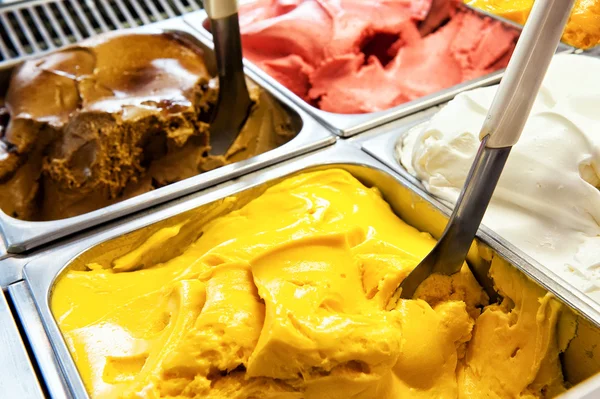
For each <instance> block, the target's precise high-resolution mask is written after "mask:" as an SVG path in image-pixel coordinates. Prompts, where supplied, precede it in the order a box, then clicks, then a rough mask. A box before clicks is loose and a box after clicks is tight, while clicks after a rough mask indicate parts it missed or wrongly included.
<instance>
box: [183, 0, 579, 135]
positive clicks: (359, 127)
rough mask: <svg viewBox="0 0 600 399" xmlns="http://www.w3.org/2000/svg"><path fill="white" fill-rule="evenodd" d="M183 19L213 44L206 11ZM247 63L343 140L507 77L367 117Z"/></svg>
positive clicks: (508, 25)
mask: <svg viewBox="0 0 600 399" xmlns="http://www.w3.org/2000/svg"><path fill="white" fill-rule="evenodd" d="M250 2H251V1H250ZM461 7H465V8H467V9H469V10H470V11H471V12H473V13H475V14H477V15H480V16H482V17H487V18H491V19H493V20H497V21H500V23H502V24H503V25H504V26H505V27H506V29H510V30H514V31H516V32H521V30H522V26H521V25H518V24H516V23H514V22H512V21H509V20H507V19H504V18H501V17H498V16H496V15H493V14H489V13H486V12H483V11H481V10H479V9H476V8H473V7H470V6H467V5H465V4H461ZM183 18H184V20H185V21H186V22H187V23H188V24H189V25H190V26H192V27H193V28H195V29H198V31H200V32H201V33H202V34H203V35H205V36H206V37H208V38H211V40H212V35H211V34H210V32H209V31H208V30H207V29H206V28H205V26H207V25H206V21H207V15H206V12H205V11H204V10H202V11H196V12H193V13H189V14H187V15H185V16H184V17H183ZM572 51H573V48H572V47H569V46H567V45H564V44H561V45H560V46H559V48H558V52H572ZM244 61H245V65H246V66H247V67H248V69H250V70H252V71H253V72H254V73H256V75H258V76H260V77H261V78H263V79H264V81H266V82H268V83H269V84H270V85H272V86H273V87H274V88H276V89H277V90H279V91H281V92H282V93H284V94H285V95H286V96H287V97H288V98H289V99H290V100H291V101H293V102H294V103H295V104H296V105H297V106H298V107H300V108H302V109H303V110H304V111H306V112H308V113H310V114H311V115H313V116H314V117H315V118H317V119H318V120H319V121H321V122H322V123H323V124H324V125H325V126H327V127H328V128H329V129H331V131H332V132H334V133H335V134H337V135H339V136H342V137H349V136H353V135H355V134H357V133H360V132H363V131H365V130H367V129H370V128H373V127H376V126H379V125H382V124H384V123H387V122H390V121H393V120H395V119H398V118H402V117H404V116H407V115H410V114H413V113H415V112H418V111H421V110H424V109H427V108H429V107H432V106H434V105H437V104H440V103H443V102H446V101H449V100H451V99H452V98H454V97H455V96H456V95H457V94H458V93H461V92H463V91H466V90H471V89H474V88H477V87H481V86H488V85H492V84H496V83H498V82H500V79H501V78H502V75H503V74H504V69H502V70H498V71H496V72H493V73H490V74H488V75H485V76H482V77H479V78H476V79H472V80H469V81H466V82H463V83H460V84H458V85H455V86H452V87H449V88H447V89H444V90H441V91H438V92H435V93H432V94H430V95H427V96H424V97H421V98H418V99H416V100H413V101H410V102H407V103H404V104H400V105H398V106H396V107H393V108H390V109H387V110H384V111H378V112H372V113H366V114H338V113H332V112H327V111H323V110H321V109H319V108H316V107H314V106H312V105H310V104H309V103H307V102H306V101H304V100H303V99H302V98H301V97H299V96H298V95H296V94H294V93H293V92H292V91H291V90H289V89H288V88H286V87H285V86H284V85H282V84H281V83H279V82H278V81H277V80H276V79H274V78H273V77H271V76H269V75H268V74H267V73H266V72H264V71H263V70H262V69H260V68H259V67H258V66H257V65H256V64H254V63H252V62H250V61H249V60H248V59H245V60H244ZM374 95H376V93H374Z"/></svg>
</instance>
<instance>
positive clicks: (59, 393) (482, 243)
mask: <svg viewBox="0 0 600 399" xmlns="http://www.w3.org/2000/svg"><path fill="white" fill-rule="evenodd" d="M333 167H335V168H341V169H344V170H346V171H348V172H349V173H350V174H352V175H353V176H354V177H356V178H357V179H358V180H360V181H361V182H362V183H363V184H365V185H366V186H368V187H377V188H378V189H379V190H380V191H381V193H382V195H383V197H384V199H385V200H386V201H387V202H388V203H389V204H390V205H391V207H392V209H393V210H394V212H395V213H396V214H397V215H398V216H399V217H400V218H401V219H403V220H404V221H405V222H406V223H408V224H409V225H412V226H414V227H416V228H417V229H419V230H420V231H425V232H429V233H431V234H432V235H433V236H434V237H439V236H440V235H441V233H442V231H443V229H444V227H445V224H446V223H447V220H448V211H447V209H442V208H440V207H438V206H437V205H436V204H435V203H432V202H431V201H429V200H428V197H427V196H426V195H425V194H424V193H423V192H422V191H421V190H419V189H418V188H416V187H414V186H413V185H412V184H411V183H410V182H408V181H406V180H405V179H403V178H402V177H401V176H399V175H398V174H396V173H394V172H393V171H392V170H391V169H389V168H387V167H386V166H385V165H383V164H381V163H380V162H378V161H377V160H375V159H374V158H372V157H370V156H369V155H367V154H366V153H365V152H363V151H361V150H360V149H359V148H357V147H356V146H353V145H352V144H349V143H346V142H343V141H340V142H338V143H337V144H336V145H335V146H333V147H330V148H327V149H323V150H320V151H318V152H315V153H313V154H309V155H305V156H303V157H300V158H298V159H295V160H290V161H287V162H285V163H282V164H280V165H277V166H273V167H270V168H268V169H266V170H263V171H261V172H260V173H258V172H255V173H252V174H248V175H245V176H243V177H240V178H239V179H237V180H234V181H230V182H228V183H225V184H223V185H219V186H215V187H212V188H209V189H207V190H204V191H202V192H197V193H194V194H191V195H189V196H187V197H184V198H181V199H178V200H176V201H172V202H171V203H169V204H163V205H161V206H158V207H156V208H155V209H153V210H147V211H145V212H142V213H139V214H138V215H135V216H134V215H132V216H129V217H127V218H125V219H123V220H122V221H120V222H112V223H110V224H107V225H104V226H100V227H98V228H96V229H94V230H93V231H87V232H83V233H81V234H79V235H77V236H73V237H70V238H68V239H66V240H64V241H62V242H61V243H59V244H58V245H56V246H55V247H54V248H50V249H47V250H39V251H37V252H34V253H31V254H30V255H29V256H28V257H25V258H22V259H21V260H22V262H23V263H24V264H26V266H25V269H24V273H23V274H24V281H21V282H18V283H15V284H12V285H10V286H9V288H8V290H9V293H10V294H11V297H12V298H13V301H14V303H15V308H16V309H17V311H18V314H19V317H20V319H21V321H22V323H23V325H24V330H25V333H26V335H27V337H28V339H29V342H30V344H31V346H32V349H33V352H34V354H35V356H36V358H37V359H39V366H40V369H41V372H42V374H43V376H44V379H45V381H46V384H47V386H48V387H49V391H50V393H51V395H56V397H63V396H72V397H75V398H86V397H88V394H87V392H86V389H85V387H84V384H83V382H82V379H81V377H80V374H79V372H78V370H77V368H76V365H75V363H74V361H73V358H72V356H71V354H70V352H69V350H68V348H67V345H66V344H65V340H64V339H63V336H62V335H61V332H60V329H59V327H58V324H57V321H56V320H55V318H54V316H53V314H52V312H51V309H50V305H49V303H50V297H51V295H52V291H53V286H54V284H55V283H56V282H57V278H58V277H59V276H61V274H62V273H64V272H65V271H66V270H67V269H69V268H70V267H74V268H77V267H80V266H81V265H84V264H87V263H88V262H96V261H98V262H101V263H104V262H107V261H108V262H110V261H112V260H114V259H116V258H118V257H120V256H122V255H124V254H125V253H128V252H130V251H131V250H133V249H135V248H139V247H140V245H142V244H143V243H144V242H146V240H147V239H148V237H150V236H151V235H152V234H154V233H155V232H157V231H158V230H159V229H161V228H164V227H169V226H174V225H176V224H178V223H181V222H182V221H184V220H189V221H192V220H196V222H192V223H191V224H189V226H188V222H186V224H184V225H183V226H182V227H181V230H179V234H177V235H176V236H175V237H173V238H171V239H170V241H169V243H168V244H165V245H167V246H168V247H169V248H182V249H183V248H185V247H186V246H187V245H189V244H190V243H191V242H193V241H195V240H196V239H197V238H198V237H197V236H198V235H199V234H201V231H202V229H200V228H198V227H199V226H201V225H203V224H204V223H207V222H208V221H210V220H212V219H214V218H216V217H218V216H221V215H224V214H227V213H229V212H231V211H232V210H235V209H239V208H240V207H242V206H243V205H245V204H246V203H248V202H249V201H250V200H252V199H254V198H256V197H257V196H259V195H260V194H262V193H263V192H264V191H265V190H266V189H267V188H268V187H270V186H272V185H273V184H276V183H278V182H280V181H281V180H282V179H284V178H286V177H289V176H292V175H294V174H297V173H301V172H306V171H314V170H322V169H328V168H333ZM232 196H233V197H232ZM192 214H193V215H195V217H193V218H190V215H192ZM161 248H165V247H164V246H162V247H161ZM493 257H500V258H502V259H504V260H505V261H507V262H508V263H509V264H511V265H513V266H514V267H515V268H517V269H518V270H520V271H521V272H522V273H524V274H525V275H526V276H527V277H529V278H530V279H531V280H532V281H533V282H534V283H536V284H537V285H539V286H541V287H543V288H545V289H546V290H548V291H549V292H551V293H552V294H554V295H555V296H556V297H557V298H558V299H559V300H560V301H561V302H563V303H564V304H565V305H566V306H567V307H568V308H570V309H571V310H573V312H574V313H571V312H566V313H569V314H574V315H575V319H576V320H577V325H578V327H577V328H578V338H576V339H574V340H573V341H571V345H570V346H569V349H568V350H567V351H566V352H565V353H564V354H563V355H562V356H561V362H562V368H563V372H564V375H565V378H566V380H567V381H568V382H570V383H572V384H573V385H575V384H577V383H579V382H580V381H583V380H584V379H586V378H588V377H590V376H591V375H593V374H595V373H596V372H597V371H598V370H600V355H596V354H595V353H594V352H593V349H592V348H594V346H593V345H596V344H600V329H599V327H600V310H599V309H598V308H597V307H594V306H591V305H590V304H589V303H588V302H586V300H585V298H581V297H580V296H578V295H577V294H576V293H574V292H573V290H571V289H569V287H567V286H566V285H563V284H562V283H560V282H559V281H560V280H558V279H552V278H550V277H549V276H548V275H546V274H544V273H542V272H540V270H539V269H538V268H536V267H533V266H532V265H531V264H529V263H528V262H527V261H525V260H523V259H522V258H520V257H518V256H517V255H515V253H513V252H512V251H511V250H509V249H507V248H506V247H504V246H503V245H502V243H501V242H499V241H498V240H496V239H495V238H493V237H490V236H489V235H488V234H487V233H485V232H480V233H479V234H478V236H477V239H476V240H475V241H474V243H473V246H472V248H471V252H470V255H469V262H470V264H471V266H472V270H474V273H475V275H481V273H486V274H487V272H488V270H489V267H490V261H489V259H491V258H493ZM486 259H487V260H486ZM1 266H2V263H0V267H1ZM571 320H572V319H571ZM584 332H585V333H586V334H584ZM579 334H581V336H582V338H581V339H583V336H584V335H586V337H585V341H582V342H581V343H580V344H576V341H577V340H579V339H580V338H579V336H580V335H579ZM598 348H600V346H599V347H598ZM586 351H587V352H586ZM586 356H587V357H586ZM582 364H583V365H584V367H579V366H581V365H582ZM595 392H596V394H600V391H595ZM578 397H580V396H578Z"/></svg>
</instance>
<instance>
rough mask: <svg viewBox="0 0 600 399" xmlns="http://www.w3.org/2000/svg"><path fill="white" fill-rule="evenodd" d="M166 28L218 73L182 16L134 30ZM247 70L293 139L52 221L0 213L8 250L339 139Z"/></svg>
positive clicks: (0, 86) (208, 48)
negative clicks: (284, 115) (291, 125)
mask: <svg viewBox="0 0 600 399" xmlns="http://www.w3.org/2000/svg"><path fill="white" fill-rule="evenodd" d="M164 30H176V31H181V32H183V33H184V34H187V35H188V36H189V37H190V39H192V40H194V42H196V43H197V44H198V46H199V47H200V48H202V49H203V50H204V52H205V57H206V61H207V66H208V68H209V70H210V71H211V72H215V73H216V64H215V60H214V54H213V52H212V44H211V43H210V41H209V40H207V39H206V38H204V37H202V35H199V34H198V32H197V31H195V30H194V29H191V28H190V27H189V26H188V25H187V24H186V23H184V22H183V19H182V18H175V19H171V20H167V21H164V22H160V23H157V24H153V25H148V26H145V27H143V28H136V29H135V30H134V31H144V32H148V31H164ZM11 71H12V68H9V69H5V70H2V71H0V93H2V94H4V93H5V91H6V87H7V80H8V76H9V74H10V72H11ZM246 73H247V76H248V77H250V78H251V79H252V80H254V81H255V82H256V83H258V84H259V85H260V86H263V87H264V88H265V89H266V90H267V91H268V92H270V93H271V94H272V95H273V96H274V97H276V98H277V99H278V100H279V101H280V102H281V103H282V104H284V105H285V106H286V108H287V109H288V111H289V112H290V114H291V115H292V116H293V119H294V120H295V122H296V124H297V126H298V129H299V131H298V134H297V135H296V137H295V138H294V139H292V140H291V141H290V142H288V143H286V144H285V145H283V146H281V147H278V148H276V149H274V150H271V151H268V152H266V153H264V154H260V155H257V156H255V157H252V158H250V159H247V160H244V161H240V162H236V163H233V164H230V165H227V166H223V167H221V168H218V169H215V170H212V171H209V172H206V173H202V174H200V175H197V176H194V177H191V178H189V179H186V180H183V181H180V182H177V183H174V184H171V185H168V186H165V187H162V188H159V189H157V190H153V191H152V192H148V193H145V194H142V195H138V196H137V197H134V198H130V199H127V200H125V201H121V202H119V203H117V204H114V205H111V206H108V207H105V208H102V209H98V210H95V211H93V212H89V213H86V214H83V215H79V216H75V217H71V218H67V219H62V220H56V221H49V222H30V221H22V220H18V219H15V218H12V217H10V216H8V215H6V214H5V213H4V212H1V211H0V228H1V230H2V235H3V238H4V240H5V242H6V247H7V251H8V252H12V253H20V252H23V251H26V250H29V249H31V248H34V247H37V246H39V245H42V244H45V243H48V242H50V241H53V240H56V239H57V238H60V237H63V236H66V235H68V234H71V233H74V232H77V231H80V230H83V229H85V228H89V227H91V226H94V225H97V224H100V223H104V222H106V221H108V220H111V219H115V218H117V217H120V216H123V215H126V214H129V213H132V212H136V211H139V210H141V209H144V208H148V207H151V206H154V205H156V204H159V203H162V202H165V201H168V200H171V199H173V198H176V197H180V196H182V195H185V194H189V193H191V192H194V191H197V190H200V189H202V188H206V187H209V186H212V185H215V184H218V183H220V182H223V181H226V180H228V179H231V178H234V177H237V176H241V175H243V174H246V173H249V172H252V171H255V170H257V169H260V168H263V167H265V166H268V165H272V164H274V163H277V162H280V161H282V160H285V159H289V158H292V157H294V156H297V155H300V154H304V153H307V152H310V151H313V150H315V149H318V148H322V147H324V146H327V145H329V144H332V143H333V142H334V141H335V137H334V136H333V135H331V134H330V133H329V132H328V131H327V129H325V128H324V127H322V126H321V125H320V124H319V123H318V122H317V121H316V120H315V119H314V118H312V117H311V116H310V115H308V114H307V113H306V112H304V111H303V110H302V109H300V108H299V107H297V106H296V105H294V104H293V103H291V102H290V101H289V100H287V99H286V98H285V96H283V95H282V94H281V93H278V92H277V91H275V90H273V89H272V88H270V87H269V85H267V84H265V82H263V81H262V79H261V78H260V77H259V76H257V75H256V74H254V73H253V72H252V71H251V70H249V69H246Z"/></svg>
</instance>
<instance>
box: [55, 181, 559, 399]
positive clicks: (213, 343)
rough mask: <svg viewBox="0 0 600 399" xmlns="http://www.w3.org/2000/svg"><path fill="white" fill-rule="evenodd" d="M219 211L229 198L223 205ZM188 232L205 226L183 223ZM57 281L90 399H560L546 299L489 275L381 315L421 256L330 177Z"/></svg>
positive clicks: (422, 239)
mask: <svg viewBox="0 0 600 399" xmlns="http://www.w3.org/2000/svg"><path fill="white" fill-rule="evenodd" d="M230 201H231V202H234V201H235V198H231V199H230ZM194 217H197V218H201V217H205V215H204V216H203V215H201V214H200V213H198V214H197V215H196V216H191V218H192V219H193V218H194ZM189 222H190V219H188V220H187V221H183V222H180V223H179V224H175V225H173V226H171V227H167V228H163V229H161V230H158V231H157V232H155V233H154V234H153V235H152V236H150V237H149V238H148V239H147V240H146V241H145V242H144V243H143V244H142V245H140V246H138V247H137V248H136V249H134V250H133V251H132V252H130V253H127V254H126V255H124V256H121V257H119V258H117V259H114V260H112V261H110V262H108V263H109V264H102V262H101V261H98V262H94V263H88V264H87V266H85V267H73V268H70V269H68V270H67V271H66V272H65V273H64V274H63V275H62V276H61V277H60V278H59V280H58V282H57V284H56V285H55V287H54V289H53V291H52V294H51V307H52V311H53V314H54V316H55V318H56V320H57V322H58V325H59V327H60V329H61V331H62V333H63V335H64V338H65V340H66V343H67V345H68V347H69V349H70V351H71V353H72V355H73V358H74V360H75V363H76V365H77V367H78V369H79V371H80V374H81V376H82V378H83V381H84V383H85V385H86V388H87V389H88V391H89V393H90V396H91V397H92V398H150V399H152V398H459V397H460V398H463V397H465V398H466V397H468V398H481V397H486V398H537V397H552V396H555V395H556V394H558V393H560V392H562V391H564V390H565V386H564V379H563V375H562V371H561V364H560V361H559V353H560V352H561V351H563V350H564V349H565V346H566V343H565V342H568V340H564V339H561V340H560V342H561V343H559V339H558V334H557V320H558V319H559V317H560V316H561V314H562V312H566V311H567V310H566V308H564V307H563V306H562V305H561V304H560V303H559V302H558V301H557V300H555V299H554V298H553V297H552V296H551V295H550V294H547V293H546V292H545V291H544V290H542V289H541V288H539V287H538V286H537V285H535V284H534V283H532V282H531V281H529V280H527V278H526V277H524V275H523V274H521V273H520V272H519V271H517V270H516V269H514V268H513V267H512V266H509V265H507V264H506V263H504V261H502V260H501V259H499V258H494V259H493V260H492V267H491V274H492V277H493V278H494V280H495V283H496V286H497V288H498V290H499V292H500V294H501V295H502V297H503V298H504V299H503V301H502V302H501V303H498V304H492V305H488V297H487V295H486V294H485V293H484V292H483V290H482V289H481V287H480V286H479V285H478V284H477V282H476V281H475V279H474V277H473V275H472V274H471V272H470V271H469V269H468V268H467V266H466V265H464V267H463V269H462V271H461V272H459V273H457V274H455V275H454V276H451V277H448V276H433V277H432V278H430V279H429V280H427V281H426V282H425V283H424V284H423V285H422V286H421V287H420V288H419V290H418V292H417V297H418V298H420V299H413V300H401V301H400V302H399V303H398V305H397V306H396V307H395V309H393V310H390V311H388V310H386V306H387V304H388V301H389V300H390V298H391V296H392V293H393V291H394V289H395V288H396V287H397V286H398V284H399V283H400V282H401V281H402V279H403V278H404V277H405V276H406V275H407V274H408V273H409V272H410V270H412V269H413V268H414V267H415V266H416V265H417V263H418V262H419V261H420V260H421V259H422V258H423V257H424V256H425V255H426V254H427V252H428V251H430V250H431V248H432V247H433V245H434V244H435V241H434V239H433V238H432V237H431V236H430V235H429V234H426V233H421V232H419V231H418V230H416V229H415V228H413V227H411V226H409V225H407V224H406V223H404V222H403V221H402V220H400V219H399V218H398V217H397V216H396V215H395V214H394V213H393V211H392V210H391V208H390V206H389V205H388V204H387V203H386V202H385V201H384V200H383V199H382V197H381V195H380V193H379V191H378V190H377V189H375V188H367V187H365V186H364V185H363V184H361V183H360V182H359V181H358V180H356V179H355V178H354V177H353V176H352V175H351V174H349V173H348V172H346V171H344V170H341V169H329V170H322V171H317V172H309V173H304V174H299V175H296V176H293V177H290V178H288V179H286V180H283V181H282V182H280V183H279V184H277V185H274V186H272V187H270V188H268V189H267V190H266V191H265V192H264V193H263V194H262V195H260V196H259V197H257V198H255V199H254V200H252V201H250V202H249V203H247V204H246V205H245V206H243V207H241V208H240V209H238V210H235V211H232V212H230V213H229V214H227V215H226V216H222V217H218V218H216V219H213V220H212V221H210V222H208V223H206V224H205V225H204V226H203V228H202V229H201V231H198V230H196V233H197V237H199V238H198V239H197V240H196V241H194V242H193V243H192V244H191V245H189V246H188V247H187V248H185V249H182V250H181V252H180V254H179V255H177V256H174V257H173V258H172V259H170V260H168V261H165V262H162V263H160V262H158V263H157V262H153V261H152V257H151V256H150V255H149V254H150V253H151V252H152V251H153V248H154V249H156V248H164V250H169V249H167V247H168V245H164V247H161V245H162V244H163V243H165V242H167V241H168V240H169V239H171V238H172V237H174V236H176V235H177V234H183V232H184V230H185V225H186V223H189Z"/></svg>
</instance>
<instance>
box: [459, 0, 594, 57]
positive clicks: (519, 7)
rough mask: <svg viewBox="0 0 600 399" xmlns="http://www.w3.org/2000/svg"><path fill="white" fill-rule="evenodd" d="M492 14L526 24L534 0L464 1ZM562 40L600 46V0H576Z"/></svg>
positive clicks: (578, 45) (581, 45)
mask: <svg viewBox="0 0 600 399" xmlns="http://www.w3.org/2000/svg"><path fill="white" fill-rule="evenodd" d="M464 1H465V3H467V4H469V5H471V6H474V7H477V8H480V9H482V10H484V11H487V12H490V13H492V14H496V15H499V16H501V17H504V18H507V19H510V20H513V21H515V22H517V23H519V24H521V25H524V24H525V21H526V20H527V17H529V13H530V12H531V8H532V7H533V2H534V0H464ZM562 40H563V41H564V42H565V43H567V44H569V45H571V46H573V47H577V48H581V49H587V48H591V47H595V46H597V45H600V0H576V1H575V5H574V6H573V11H572V12H571V16H570V17H569V20H568V22H567V26H566V27H565V31H564V33H563V37H562Z"/></svg>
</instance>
